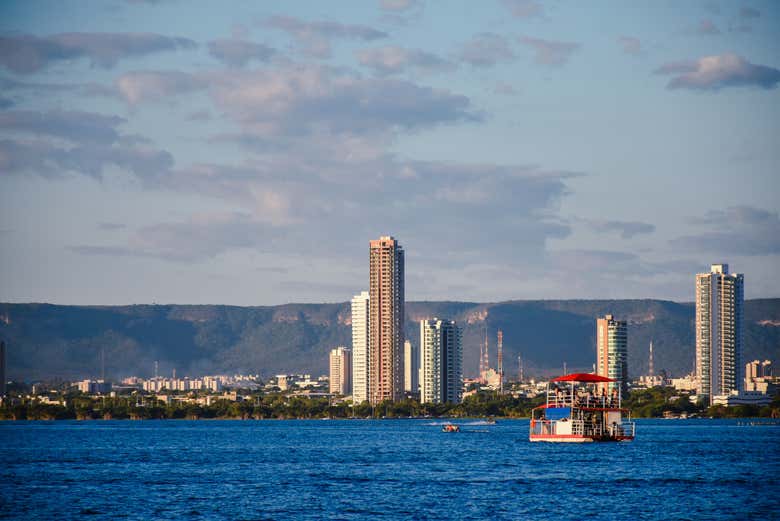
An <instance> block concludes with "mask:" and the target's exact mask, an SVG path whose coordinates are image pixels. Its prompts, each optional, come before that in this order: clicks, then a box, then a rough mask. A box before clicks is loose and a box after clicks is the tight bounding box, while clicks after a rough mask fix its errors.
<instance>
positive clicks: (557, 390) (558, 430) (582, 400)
mask: <svg viewBox="0 0 780 521" xmlns="http://www.w3.org/2000/svg"><path fill="white" fill-rule="evenodd" d="M615 381H616V380H613V379H612V378H607V377H605V376H599V375H595V374H590V373H574V374H567V375H564V376H559V377H558V378H553V379H552V380H551V382H550V383H552V384H554V385H553V386H552V387H551V386H550V383H548V384H547V403H545V404H544V405H540V406H539V407H536V408H534V410H533V411H532V414H531V425H530V433H529V436H528V437H529V440H530V441H548V442H549V441H552V442H562V441H566V442H593V441H631V440H633V439H634V434H635V431H636V425H635V424H634V422H632V421H631V413H630V412H629V411H628V410H627V409H623V408H622V407H621V396H620V388H619V387H617V388H616V390H615V391H614V395H613V396H611V397H608V396H607V395H606V393H604V392H603V391H602V394H601V396H599V394H598V393H597V388H598V387H601V388H602V389H604V388H605V386H606V385H607V384H609V383H613V382H615ZM559 385H561V386H562V387H559Z"/></svg>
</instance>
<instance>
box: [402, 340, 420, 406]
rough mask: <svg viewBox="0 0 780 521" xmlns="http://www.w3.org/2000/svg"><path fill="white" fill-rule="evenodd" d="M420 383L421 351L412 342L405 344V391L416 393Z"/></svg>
mask: <svg viewBox="0 0 780 521" xmlns="http://www.w3.org/2000/svg"><path fill="white" fill-rule="evenodd" d="M419 381H420V350H419V349H418V348H417V347H416V346H414V345H412V343H411V342H410V341H408V340H407V341H406V342H404V391H406V392H407V393H416V392H417V391H418V390H419V386H420V385H419Z"/></svg>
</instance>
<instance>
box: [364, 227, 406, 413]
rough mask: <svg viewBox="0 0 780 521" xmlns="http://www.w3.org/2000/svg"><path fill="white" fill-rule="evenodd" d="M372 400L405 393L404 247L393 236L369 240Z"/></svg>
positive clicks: (390, 398)
mask: <svg viewBox="0 0 780 521" xmlns="http://www.w3.org/2000/svg"><path fill="white" fill-rule="evenodd" d="M368 307H369V313H368V330H369V341H368V342H369V347H370V349H369V351H370V357H369V368H370V370H369V376H368V382H369V393H368V394H369V401H370V402H371V403H372V404H377V403H380V402H382V401H384V400H390V401H398V400H401V399H402V398H403V395H404V369H403V365H404V363H403V362H404V360H403V346H404V250H403V248H402V247H401V245H400V244H399V243H398V241H397V240H396V239H395V238H393V237H391V236H383V237H380V238H379V239H377V240H372V241H370V243H369V302H368Z"/></svg>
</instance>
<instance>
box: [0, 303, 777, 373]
mask: <svg viewBox="0 0 780 521" xmlns="http://www.w3.org/2000/svg"><path fill="white" fill-rule="evenodd" d="M406 313H407V317H406V319H407V320H406V334H407V338H409V339H410V340H411V341H412V342H414V343H419V326H418V325H417V323H416V322H417V321H419V320H420V319H423V318H431V317H434V316H438V317H447V318H453V319H455V320H457V321H459V322H460V323H461V324H462V325H463V326H464V334H463V347H464V369H465V373H466V375H467V376H469V375H475V374H476V372H477V365H478V355H479V345H480V343H481V342H483V338H484V331H485V327H487V331H488V336H489V343H490V357H491V364H492V365H495V359H496V348H495V343H496V331H497V330H498V329H502V330H503V332H504V369H505V372H506V373H507V374H508V375H512V376H514V375H515V374H516V372H517V355H518V354H521V355H522V357H523V360H524V362H525V370H526V374H530V375H541V374H552V373H560V372H561V371H562V370H563V367H562V366H563V363H564V362H566V363H567V365H568V368H569V369H570V370H574V369H587V370H589V369H590V368H591V365H592V364H593V362H594V356H595V347H594V346H595V318H596V317H597V316H600V315H603V314H605V313H612V314H614V315H615V316H616V317H618V318H620V319H625V320H627V321H628V322H629V326H628V327H629V331H628V334H629V343H628V344H629V373H630V374H631V375H632V376H634V375H640V374H644V373H645V372H646V371H647V351H648V343H649V342H650V340H651V339H652V340H653V345H654V352H655V366H656V369H657V370H660V369H666V370H667V371H670V372H671V373H672V374H674V375H680V374H684V373H687V372H689V371H690V370H691V369H692V367H693V361H694V339H693V327H694V307H693V304H691V303H676V302H669V301H661V300H545V301H508V302H499V303H493V304H479V303H473V302H408V303H407V305H406ZM0 317H2V318H3V319H4V320H1V321H0V337H1V338H3V339H4V340H5V341H6V343H7V345H8V349H7V353H8V377H9V379H18V380H28V381H30V380H37V379H50V378H64V379H77V378H86V377H97V376H99V375H100V353H101V350H104V352H105V360H106V362H105V371H106V376H107V377H112V378H115V377H122V376H127V375H138V376H150V375H151V374H153V371H154V369H153V368H154V361H155V360H157V361H159V367H160V374H166V375H168V374H170V373H171V371H172V370H173V369H174V368H175V369H176V370H177V374H178V375H187V374H191V375H196V374H207V373H224V372H239V371H240V372H245V373H260V374H262V375H266V376H268V375H273V374H276V373H281V372H303V373H311V374H314V375H319V374H325V373H327V370H328V369H327V365H328V360H327V358H328V351H329V350H330V349H331V348H333V347H335V346H338V345H346V346H349V345H350V343H351V340H350V339H351V334H350V323H351V319H350V310H349V303H346V302H345V303H340V304H286V305H281V306H261V307H236V306H188V305H135V306H57V305H50V304H0ZM6 319H7V320H6ZM745 326H746V332H745V359H746V360H748V359H749V360H752V359H755V358H760V359H765V358H769V359H771V360H774V361H775V363H780V299H760V300H749V301H746V302H745Z"/></svg>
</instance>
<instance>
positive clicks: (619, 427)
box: [607, 421, 636, 438]
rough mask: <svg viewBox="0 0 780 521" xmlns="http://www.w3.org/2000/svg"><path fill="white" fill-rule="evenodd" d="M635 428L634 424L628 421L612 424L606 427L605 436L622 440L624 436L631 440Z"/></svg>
mask: <svg viewBox="0 0 780 521" xmlns="http://www.w3.org/2000/svg"><path fill="white" fill-rule="evenodd" d="M635 428H636V424H635V423H634V422H630V421H623V422H620V423H613V424H612V425H607V434H608V435H609V436H610V437H612V438H622V437H626V436H630V437H632V438H633V437H634V431H635Z"/></svg>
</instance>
